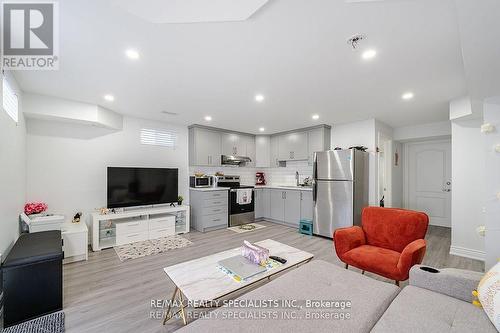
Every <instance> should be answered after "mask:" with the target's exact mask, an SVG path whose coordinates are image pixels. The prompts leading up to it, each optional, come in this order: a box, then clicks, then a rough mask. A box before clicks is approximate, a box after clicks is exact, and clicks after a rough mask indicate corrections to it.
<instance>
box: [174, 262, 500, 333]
mask: <svg viewBox="0 0 500 333" xmlns="http://www.w3.org/2000/svg"><path fill="white" fill-rule="evenodd" d="M420 267H422V266H419V265H417V266H414V267H413V268H412V270H411V271H410V285H409V286H407V287H405V288H403V289H402V290H401V289H400V288H398V287H396V286H395V285H392V284H389V283H385V282H381V281H378V280H374V279H372V278H369V277H366V276H364V275H361V274H359V273H356V272H353V271H348V270H345V269H343V268H341V267H339V266H336V265H333V264H330V263H327V262H325V261H322V260H314V261H312V262H311V263H309V264H306V265H303V266H301V267H299V268H297V269H295V270H292V271H290V272H288V273H286V274H284V275H283V276H281V277H279V278H276V279H275V280H273V281H271V282H269V283H268V284H266V285H264V286H262V287H260V288H257V289H255V290H253V291H251V292H249V293H247V294H245V295H243V296H241V297H239V298H238V300H243V301H244V300H276V299H278V300H283V299H287V300H292V299H295V300H302V301H304V300H332V301H333V300H337V301H343V300H344V301H350V302H351V303H352V306H351V307H350V308H348V309H338V308H337V309H335V308H321V309H319V308H306V307H304V306H303V307H302V308H301V309H283V308H269V309H262V308H261V309H256V308H230V307H221V308H219V309H216V310H214V311H212V312H211V313H210V314H209V316H207V318H202V319H198V320H196V321H194V322H192V323H190V324H189V325H187V326H185V327H183V328H182V329H180V330H179V331H178V332H180V333H187V332H227V333H229V332H231V333H233V332H272V333H276V332H287V333H290V332H391V333H392V332H440V333H441V332H485V333H489V332H492V333H494V332H497V331H496V329H495V327H494V326H493V325H492V324H491V322H490V320H489V319H488V317H487V316H486V314H485V313H484V311H483V310H482V309H479V308H477V307H475V306H473V305H472V304H471V302H470V301H471V294H470V292H471V290H473V289H475V288H476V286H477V283H478V282H479V279H480V278H481V276H482V274H481V273H475V272H468V271H461V270H453V269H444V270H441V271H440V272H439V273H430V272H426V271H423V270H422V269H420ZM300 304H302V305H304V303H300ZM266 310H270V311H271V312H270V313H271V314H272V315H270V314H268V315H267V316H266V317H262V313H263V312H264V313H267V312H266ZM290 312H293V313H294V315H295V317H293V319H291V318H289V315H288V317H287V315H286V314H287V313H288V314H289V313H290ZM311 313H312V315H311ZM324 314H326V315H332V314H336V315H341V314H343V315H344V316H343V319H339V318H337V317H334V318H333V319H332V317H331V316H330V317H327V318H324V317H317V316H318V315H324ZM347 314H349V318H346V317H347Z"/></svg>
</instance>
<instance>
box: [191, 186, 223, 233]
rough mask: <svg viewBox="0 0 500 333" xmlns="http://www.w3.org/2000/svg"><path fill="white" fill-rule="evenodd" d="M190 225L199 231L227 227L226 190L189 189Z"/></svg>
mask: <svg viewBox="0 0 500 333" xmlns="http://www.w3.org/2000/svg"><path fill="white" fill-rule="evenodd" d="M189 201H190V206H191V220H190V222H191V226H192V227H193V228H194V229H195V230H198V231H200V232H205V231H210V230H215V229H222V228H227V226H228V190H212V191H200V190H194V189H191V190H190V191H189Z"/></svg>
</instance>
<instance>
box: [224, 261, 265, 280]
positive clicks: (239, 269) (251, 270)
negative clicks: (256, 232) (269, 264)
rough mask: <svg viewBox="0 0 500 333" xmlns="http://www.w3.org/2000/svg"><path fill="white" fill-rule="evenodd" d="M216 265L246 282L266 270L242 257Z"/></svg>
mask: <svg viewBox="0 0 500 333" xmlns="http://www.w3.org/2000/svg"><path fill="white" fill-rule="evenodd" d="M218 264H219V265H220V266H222V267H224V268H225V269H226V270H228V271H230V272H231V273H233V274H234V275H236V276H237V277H239V278H240V279H242V280H246V279H248V278H249V277H252V276H254V275H257V274H259V273H262V272H265V271H266V270H267V269H266V267H264V266H261V265H257V264H254V263H253V262H251V261H250V260H248V259H247V258H245V257H243V256H242V255H238V256H234V257H230V258H227V259H224V260H221V261H219V262H218Z"/></svg>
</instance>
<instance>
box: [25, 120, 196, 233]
mask: <svg viewBox="0 0 500 333" xmlns="http://www.w3.org/2000/svg"><path fill="white" fill-rule="evenodd" d="M141 128H153V129H173V130H175V131H176V132H177V134H178V146H177V147H176V149H175V150H173V149H171V148H165V147H159V146H148V145H142V144H141V143H140V141H139V138H140V136H139V131H140V129H141ZM27 130H28V136H27V198H28V200H40V201H45V202H46V203H47V204H48V206H49V211H51V212H57V213H62V214H64V215H66V218H67V220H70V219H71V218H72V216H73V214H75V213H76V212H77V211H83V212H84V213H87V214H86V221H87V223H89V221H90V218H89V214H88V213H91V212H93V210H94V209H95V208H100V207H105V206H106V200H107V199H106V167H108V166H131V167H134V166H137V167H170V168H179V194H180V195H183V196H184V198H185V199H186V202H188V201H189V199H188V186H189V184H188V130H187V127H185V126H178V125H171V124H167V123H162V122H158V121H149V120H143V119H137V118H131V117H125V118H124V121H123V130H122V131H116V132H113V131H110V130H105V129H102V128H96V127H93V126H87V125H73V124H68V123H58V122H47V121H43V120H36V119H30V120H29V121H28V125H27Z"/></svg>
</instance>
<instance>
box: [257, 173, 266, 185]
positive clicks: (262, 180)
mask: <svg viewBox="0 0 500 333" xmlns="http://www.w3.org/2000/svg"><path fill="white" fill-rule="evenodd" d="M255 185H266V176H265V175H264V173H263V172H256V173H255Z"/></svg>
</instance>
